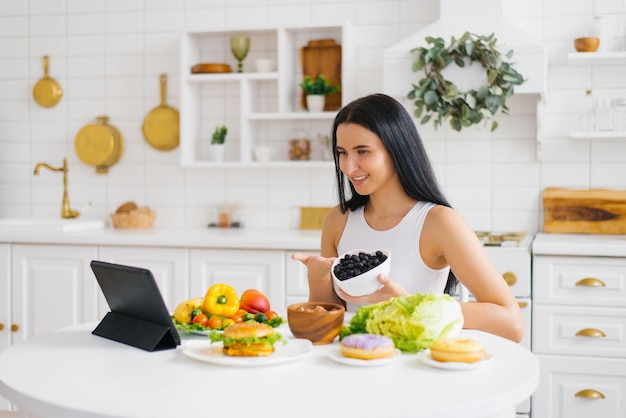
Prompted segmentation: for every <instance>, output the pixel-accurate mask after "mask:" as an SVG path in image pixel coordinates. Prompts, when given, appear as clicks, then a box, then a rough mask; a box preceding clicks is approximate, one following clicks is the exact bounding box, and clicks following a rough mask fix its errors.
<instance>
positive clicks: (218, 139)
mask: <svg viewBox="0 0 626 418" xmlns="http://www.w3.org/2000/svg"><path fill="white" fill-rule="evenodd" d="M227 133H228V128H226V126H218V127H216V128H215V132H213V135H212V136H211V144H223V143H224V141H225V140H226V134H227Z"/></svg>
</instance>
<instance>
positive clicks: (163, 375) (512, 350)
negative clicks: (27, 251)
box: [0, 323, 539, 418]
mask: <svg viewBox="0 0 626 418" xmlns="http://www.w3.org/2000/svg"><path fill="white" fill-rule="evenodd" d="M95 326H96V324H95V323H91V324H83V325H79V326H75V327H71V328H64V329H61V330H58V331H54V332H51V333H47V334H43V335H39V336H36V337H33V338H30V339H28V340H26V341H24V342H21V343H18V344H16V345H14V346H12V347H10V348H9V349H7V350H5V351H4V352H2V353H0V394H1V395H2V396H4V397H6V398H7V399H9V400H11V401H12V402H13V403H14V404H15V405H16V406H17V407H18V408H19V409H20V410H22V411H26V412H28V413H30V414H34V415H35V416H37V415H38V416H40V417H42V418H73V417H76V418H91V417H116V418H119V417H128V418H142V417H145V418H160V417H163V418H173V417H192V416H194V417H205V416H216V417H219V416H223V417H226V416H229V417H239V416H254V417H256V418H261V417H279V418H280V417H290V418H291V417H305V418H306V417H321V416H323V417H353V416H354V417H360V418H364V417H377V418H379V417H386V418H395V417H420V418H435V417H437V418H441V417H454V418H458V417H464V418H474V417H476V418H478V417H482V418H487V417H489V418H496V417H497V418H504V417H508V418H513V417H514V416H515V406H516V405H517V404H518V403H520V402H522V401H523V400H525V399H527V398H528V397H529V396H530V395H531V394H532V393H533V391H534V390H535V389H536V388H537V386H538V384H539V363H538V361H537V359H536V358H535V357H534V355H533V354H532V353H530V352H529V351H528V350H527V349H525V348H523V347H521V346H519V345H517V344H514V343H513V342H511V341H508V340H506V339H503V338H500V337H497V336H494V335H491V334H487V333H484V332H479V331H469V330H464V331H462V333H461V336H466V337H470V338H475V339H477V340H479V341H481V342H482V343H483V344H484V345H485V348H486V351H487V352H488V353H490V354H492V355H493V358H492V359H491V360H490V361H488V362H487V363H485V364H484V365H482V366H480V367H477V368H475V369H472V370H442V369H438V368H434V367H432V366H429V365H426V364H425V363H423V362H422V361H421V360H420V359H418V357H417V356H416V355H415V354H402V355H400V356H399V357H397V358H396V359H394V360H393V361H392V362H390V363H389V364H386V365H384V366H379V367H355V366H348V365H344V364H341V363H337V362H336V361H333V360H332V359H331V358H330V357H329V353H330V352H331V351H336V350H337V349H338V347H339V343H338V342H337V341H335V342H334V343H333V344H330V345H319V346H314V347H313V350H312V352H311V354H309V355H306V356H303V357H302V358H299V359H298V360H296V361H293V362H289V363H284V364H277V365H271V366H264V367H233V366H224V365H217V364H212V363H206V362H202V361H198V360H194V359H191V358H189V357H187V356H186V355H183V353H182V349H181V348H178V349H175V350H166V351H157V352H147V351H143V350H140V349H138V348H134V347H131V346H127V345H124V344H120V343H117V342H114V341H110V340H107V339H104V338H101V337H98V336H95V335H92V334H91V331H92V330H93V328H94V327H95ZM279 331H280V332H281V333H283V334H285V335H289V336H291V335H290V333H289V330H288V328H286V327H284V326H283V327H281V328H279ZM198 339H200V340H205V339H206V337H204V336H195V335H194V336H183V345H184V344H186V343H187V342H189V341H192V340H198Z"/></svg>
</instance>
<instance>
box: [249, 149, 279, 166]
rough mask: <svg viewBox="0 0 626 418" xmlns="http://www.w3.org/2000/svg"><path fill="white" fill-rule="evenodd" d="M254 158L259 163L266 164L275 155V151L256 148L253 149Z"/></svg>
mask: <svg viewBox="0 0 626 418" xmlns="http://www.w3.org/2000/svg"><path fill="white" fill-rule="evenodd" d="M253 151H254V158H255V159H256V160H257V161H259V162H268V161H270V160H271V159H272V157H274V155H276V149H275V148H273V147H265V146H258V147H254V150H253Z"/></svg>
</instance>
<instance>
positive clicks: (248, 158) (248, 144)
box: [180, 23, 356, 167]
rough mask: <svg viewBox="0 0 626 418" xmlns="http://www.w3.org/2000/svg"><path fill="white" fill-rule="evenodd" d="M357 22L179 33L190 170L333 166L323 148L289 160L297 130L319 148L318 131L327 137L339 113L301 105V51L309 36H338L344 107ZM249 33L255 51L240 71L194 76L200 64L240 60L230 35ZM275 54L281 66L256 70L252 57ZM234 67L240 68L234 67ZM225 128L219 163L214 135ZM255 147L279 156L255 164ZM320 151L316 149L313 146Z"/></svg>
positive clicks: (352, 86)
mask: <svg viewBox="0 0 626 418" xmlns="http://www.w3.org/2000/svg"><path fill="white" fill-rule="evenodd" d="M352 32H353V27H352V25H351V24H349V23H343V24H340V25H317V26H310V27H306V26H305V27H302V26H298V27H239V28H235V27H233V28H228V29H225V30H224V29H222V30H204V31H186V32H184V33H183V34H182V37H181V67H180V74H181V105H180V149H181V163H182V165H183V166H185V167H198V166H201V167H216V166H221V167H228V166H240V165H242V164H249V165H251V166H255V167H276V166H287V167H316V166H330V165H331V164H332V163H331V162H330V161H322V157H321V155H322V153H321V150H320V152H317V153H315V152H314V153H313V155H312V158H311V160H310V161H289V159H288V140H289V139H290V136H291V135H292V133H293V132H294V130H304V131H306V132H307V133H308V137H309V138H308V139H309V140H310V141H311V144H312V146H313V147H315V146H316V145H317V142H318V141H317V139H316V138H317V135H318V134H323V135H328V134H329V133H330V130H331V126H332V121H333V119H334V117H335V114H336V111H326V112H307V111H306V110H304V109H302V107H301V105H300V98H301V89H300V87H299V83H300V82H301V81H302V78H303V75H302V68H301V63H300V48H301V47H303V46H306V45H307V43H308V42H309V41H311V40H320V39H333V40H334V41H335V42H336V43H337V44H340V45H341V47H342V50H341V78H342V80H341V97H342V105H345V104H347V102H348V101H350V100H352V99H354V98H355V94H356V93H355V91H356V77H355V75H354V74H355V59H354V53H355V46H354V43H353V42H354V41H353V33H352ZM234 34H246V35H248V36H249V37H250V44H251V45H250V52H249V54H248V56H247V57H246V59H245V60H244V70H243V72H242V73H237V72H233V73H206V74H193V73H191V67H193V66H194V65H196V64H198V63H215V62H224V63H226V62H234V61H233V60H234V59H233V57H232V53H231V51H230V46H229V45H230V41H229V39H230V36H232V35H234ZM258 58H269V59H272V60H274V61H275V62H276V63H277V68H276V70H275V71H272V72H256V70H255V69H254V62H255V60H256V59H258ZM231 67H233V68H236V65H231ZM220 125H226V126H227V127H228V135H227V137H226V142H225V143H226V160H225V161H224V162H213V161H211V158H210V142H211V141H210V139H211V134H212V132H213V130H214V129H215V127H217V126H220ZM257 145H264V146H268V145H269V146H272V147H274V148H276V150H277V151H278V152H277V154H276V158H275V160H276V161H273V162H256V161H253V158H252V152H253V151H252V150H253V148H254V147H255V146H257ZM314 149H315V148H314Z"/></svg>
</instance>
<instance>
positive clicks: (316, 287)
mask: <svg viewBox="0 0 626 418" xmlns="http://www.w3.org/2000/svg"><path fill="white" fill-rule="evenodd" d="M336 258H337V257H322V256H319V255H310V254H303V253H293V254H292V255H291V259H292V260H296V261H300V262H301V263H302V264H304V265H305V266H306V268H307V278H308V280H309V302H331V303H340V304H342V305H343V304H344V303H343V301H342V300H340V299H339V297H337V294H336V293H335V290H334V289H333V281H332V279H331V275H330V268H331V266H332V264H333V261H335V259H336Z"/></svg>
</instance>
